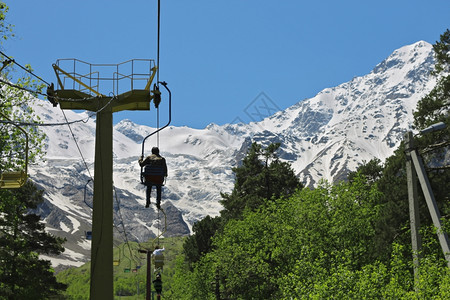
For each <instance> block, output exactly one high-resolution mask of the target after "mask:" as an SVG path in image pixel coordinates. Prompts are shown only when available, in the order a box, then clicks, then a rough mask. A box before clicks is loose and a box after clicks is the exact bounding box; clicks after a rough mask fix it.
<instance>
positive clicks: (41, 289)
mask: <svg viewBox="0 0 450 300" xmlns="http://www.w3.org/2000/svg"><path fill="white" fill-rule="evenodd" d="M7 12H8V7H7V5H6V4H5V3H4V2H0V34H1V38H2V39H1V41H0V45H1V44H2V43H3V42H4V41H5V40H7V39H8V38H9V37H11V36H14V35H13V33H12V27H13V26H12V25H10V24H9V23H8V22H7V20H6V15H7ZM0 59H1V62H2V63H1V64H0V66H3V68H2V71H1V74H0V78H1V84H0V87H1V90H0V113H1V117H0V119H1V120H2V122H1V124H0V170H1V172H5V171H11V170H23V169H24V167H25V164H26V162H28V163H32V162H34V161H36V160H37V159H40V158H42V156H43V151H42V149H43V148H44V147H43V140H44V138H45V135H44V134H43V133H42V132H41V131H40V130H38V128H37V127H30V126H28V127H24V126H22V127H23V129H25V130H26V132H27V134H28V137H29V146H30V147H29V149H27V148H26V142H25V136H24V134H23V133H22V131H20V130H19V129H18V128H17V126H15V125H14V124H10V123H9V122H10V121H9V120H12V122H14V123H16V125H17V123H20V122H37V121H39V117H38V116H37V115H36V114H35V113H34V111H33V108H32V105H31V104H32V102H33V101H35V100H34V96H36V93H29V92H27V91H26V90H33V91H36V92H39V91H40V89H41V88H42V84H40V83H39V82H37V81H35V80H33V79H32V78H31V77H30V76H29V75H30V73H28V72H25V76H21V75H18V73H17V72H15V69H14V66H13V64H12V63H11V61H10V57H0ZM25 68H26V69H27V70H28V71H31V68H30V67H29V66H26V67H25ZM5 116H6V118H5ZM8 119H9V120H8ZM27 150H28V161H27V160H26V155H25V154H26V153H25V151H27ZM42 194H43V191H40V190H38V189H37V188H36V186H35V185H34V184H33V183H32V182H31V181H30V180H29V181H28V182H27V183H26V184H25V186H23V187H22V188H20V189H13V190H5V189H2V190H0V252H1V254H0V262H1V263H0V297H2V299H47V298H48V297H50V296H52V295H56V294H58V293H59V291H60V290H62V289H64V288H65V286H64V285H62V284H60V283H58V282H57V281H56V278H55V276H54V274H53V270H52V268H51V265H50V261H48V260H43V259H40V258H39V255H40V254H59V253H61V252H62V251H64V248H63V247H62V243H63V240H62V239H60V238H56V237H54V236H53V235H51V234H48V233H46V232H45V225H44V223H42V222H41V220H40V217H39V216H38V215H36V214H34V213H33V211H32V210H34V209H36V208H37V207H38V205H39V204H40V203H42V202H43V197H42Z"/></svg>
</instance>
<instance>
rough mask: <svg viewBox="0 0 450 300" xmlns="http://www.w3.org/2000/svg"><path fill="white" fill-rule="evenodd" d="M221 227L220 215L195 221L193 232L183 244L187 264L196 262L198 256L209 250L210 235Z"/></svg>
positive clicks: (210, 247) (210, 245) (210, 244)
mask: <svg viewBox="0 0 450 300" xmlns="http://www.w3.org/2000/svg"><path fill="white" fill-rule="evenodd" d="M220 228H222V218H221V217H220V216H217V217H214V218H212V217H210V216H206V217H205V218H203V219H202V220H200V221H197V222H195V223H194V225H193V226H192V232H193V234H192V235H190V236H189V237H187V239H186V241H185V242H184V244H183V251H184V254H185V256H186V260H187V261H188V262H189V264H192V263H194V262H197V261H198V260H200V258H201V257H202V256H203V255H204V254H206V253H208V252H210V251H211V249H212V239H211V237H212V236H214V234H215V233H216V232H217V230H219V229H220Z"/></svg>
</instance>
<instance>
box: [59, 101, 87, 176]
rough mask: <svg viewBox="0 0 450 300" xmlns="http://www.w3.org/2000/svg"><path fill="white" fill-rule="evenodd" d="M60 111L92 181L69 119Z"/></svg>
mask: <svg viewBox="0 0 450 300" xmlns="http://www.w3.org/2000/svg"><path fill="white" fill-rule="evenodd" d="M61 111H62V113H63V116H64V119H66V123H67V126H68V127H69V131H70V133H71V134H72V138H73V140H74V141H75V145H76V146H77V149H78V152H79V153H80V156H81V159H82V160H83V163H84V166H85V167H86V170H87V171H88V174H89V177H90V178H91V179H92V181H94V178H93V177H92V175H91V172H90V171H89V167H88V165H87V163H86V160H85V159H84V156H83V153H82V152H81V149H80V146H78V142H77V140H76V138H75V135H74V134H73V131H72V127H70V124H69V121H68V120H67V117H66V113H65V112H64V110H62V109H61Z"/></svg>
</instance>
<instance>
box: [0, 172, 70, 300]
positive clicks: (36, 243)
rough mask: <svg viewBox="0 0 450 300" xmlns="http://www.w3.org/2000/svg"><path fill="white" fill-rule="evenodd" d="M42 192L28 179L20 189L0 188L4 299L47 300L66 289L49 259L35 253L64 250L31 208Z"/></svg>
mask: <svg viewBox="0 0 450 300" xmlns="http://www.w3.org/2000/svg"><path fill="white" fill-rule="evenodd" d="M42 194H43V191H42V190H38V189H37V188H36V186H35V185H34V184H33V183H32V182H31V181H28V182H27V183H26V184H25V186H23V187H22V188H20V189H14V190H0V211H1V212H2V213H1V215H0V245H1V247H0V257H1V264H0V296H1V297H4V298H6V299H46V298H48V296H51V295H55V294H58V292H59V291H61V290H63V289H64V288H65V286H64V285H63V284H60V283H58V282H57V281H56V278H55V276H54V273H53V270H52V268H51V265H50V261H48V260H43V259H40V258H39V256H38V255H39V254H60V253H61V252H62V251H64V248H63V247H62V243H63V242H64V240H63V239H61V238H57V237H55V236H53V235H52V234H49V233H47V232H46V231H45V224H44V223H42V222H41V220H40V217H39V216H38V215H36V214H33V213H32V212H31V211H30V210H32V209H36V208H37V206H38V205H39V204H40V203H42V202H43V197H42Z"/></svg>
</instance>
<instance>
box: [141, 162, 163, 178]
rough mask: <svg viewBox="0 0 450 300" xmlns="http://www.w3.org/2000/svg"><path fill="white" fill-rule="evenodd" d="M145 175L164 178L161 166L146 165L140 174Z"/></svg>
mask: <svg viewBox="0 0 450 300" xmlns="http://www.w3.org/2000/svg"><path fill="white" fill-rule="evenodd" d="M142 174H143V175H144V176H145V175H154V176H164V168H163V166H159V165H146V166H145V167H144V172H143V173H142Z"/></svg>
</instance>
